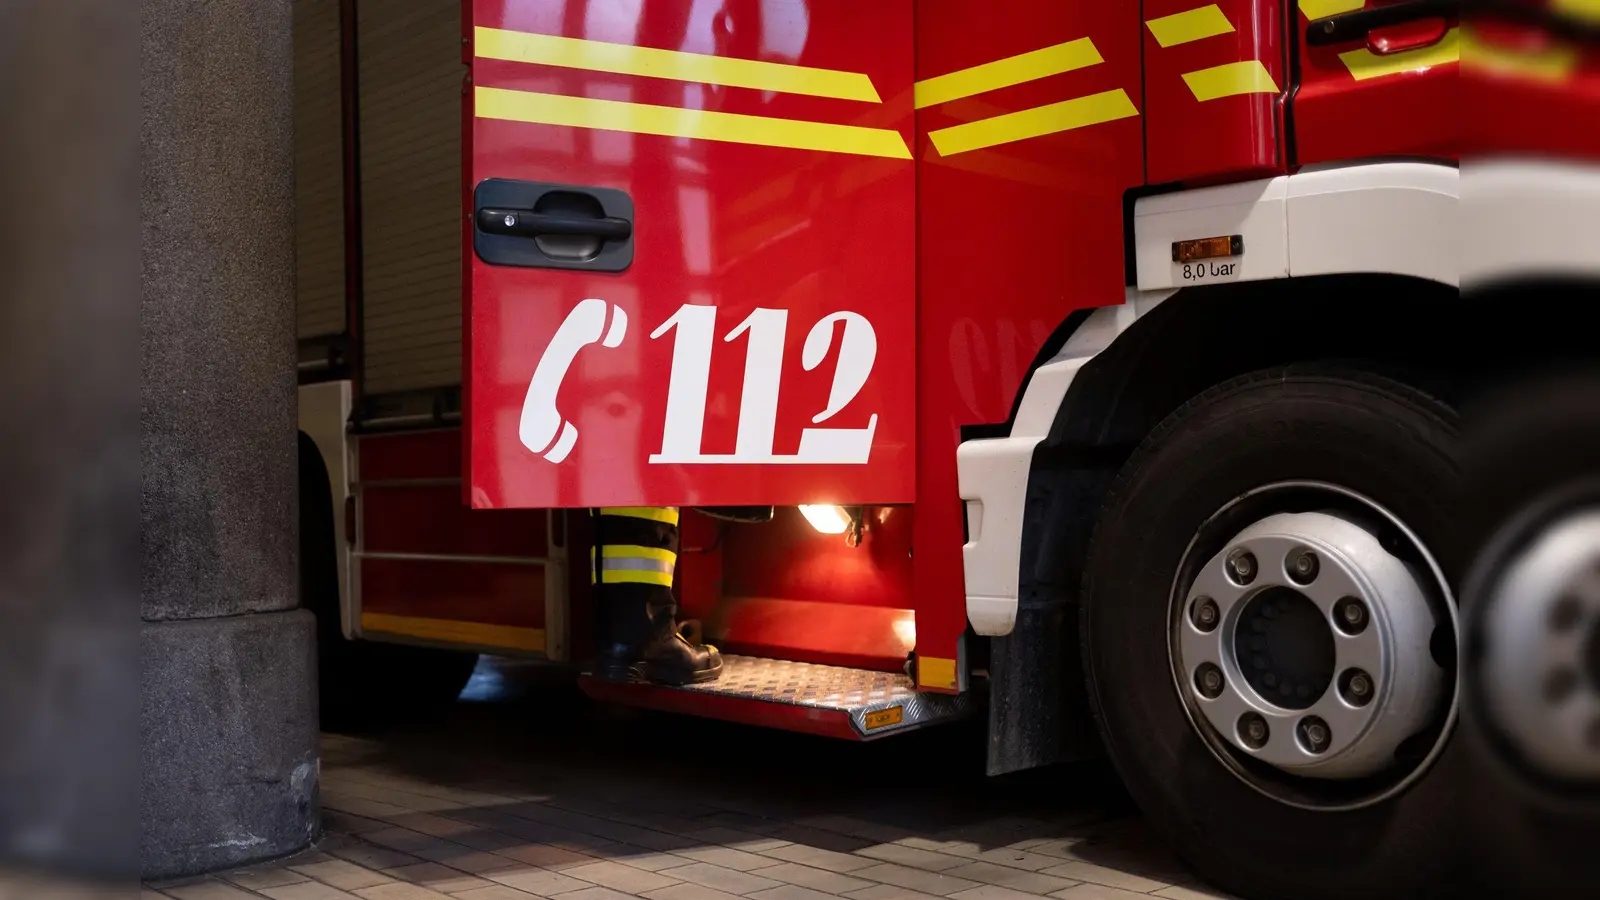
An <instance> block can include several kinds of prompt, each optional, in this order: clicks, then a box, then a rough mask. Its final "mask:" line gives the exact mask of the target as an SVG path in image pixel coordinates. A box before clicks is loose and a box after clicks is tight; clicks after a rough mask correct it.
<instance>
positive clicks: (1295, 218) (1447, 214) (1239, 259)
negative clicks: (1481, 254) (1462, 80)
mask: <svg viewBox="0 0 1600 900" xmlns="http://www.w3.org/2000/svg"><path fill="white" fill-rule="evenodd" d="M1459 183H1460V173H1459V171H1458V170H1457V169H1456V168H1455V167H1454V166H1447V165H1442V164H1433V163H1414V162H1403V163H1366V164H1360V165H1340V166H1321V167H1316V166H1311V167H1307V168H1305V169H1304V170H1302V171H1300V172H1298V173H1296V174H1294V175H1287V176H1278V177H1276V178H1269V179H1265V180H1262V181H1248V182H1242V183H1240V184H1228V185H1220V186H1217V187H1208V188H1197V189H1195V190H1189V191H1178V192H1176V193H1171V194H1159V195H1156V196H1154V197H1145V198H1143V199H1141V200H1139V201H1138V202H1137V203H1135V204H1134V241H1135V253H1136V262H1137V269H1138V280H1139V287H1140V289H1142V290H1152V289H1157V288H1177V287H1185V286H1195V285H1203V284H1222V283H1227V282H1235V281H1261V280H1265V279H1271V278H1289V277H1297V276H1301V277H1303V276H1309V275H1331V274H1338V273H1357V272H1366V273H1387V274H1395V275H1410V276H1414V277H1417V278H1426V279H1429V280H1431V281H1437V282H1440V283H1442V284H1450V285H1455V284H1458V283H1459V274H1458V273H1459V268H1460V263H1459V260H1458V256H1457V254H1458V252H1459V248H1460V243H1459V241H1458V239H1457V221H1458V217H1457V197H1458V194H1459V190H1458V189H1459ZM1235 234H1237V235H1240V236H1241V237H1242V238H1243V240H1244V252H1243V253H1241V254H1240V255H1238V256H1232V257H1227V258H1223V259H1216V260H1207V261H1203V262H1195V263H1175V262H1173V261H1172V244H1173V243H1174V242H1175V241H1183V240H1194V239H1197V238H1208V237H1226V236H1230V235H1235Z"/></svg>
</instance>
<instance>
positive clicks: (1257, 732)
mask: <svg viewBox="0 0 1600 900" xmlns="http://www.w3.org/2000/svg"><path fill="white" fill-rule="evenodd" d="M1271 735H1272V731H1271V730H1270V729H1269V728H1267V720H1266V719H1263V718H1262V717H1261V714H1260V713H1253V712H1248V713H1245V714H1244V715H1242V716H1240V717H1239V740H1241V741H1244V743H1245V746H1247V747H1249V748H1250V749H1252V750H1260V749H1261V748H1262V747H1265V746H1266V745H1267V738H1268V737H1270V736H1271Z"/></svg>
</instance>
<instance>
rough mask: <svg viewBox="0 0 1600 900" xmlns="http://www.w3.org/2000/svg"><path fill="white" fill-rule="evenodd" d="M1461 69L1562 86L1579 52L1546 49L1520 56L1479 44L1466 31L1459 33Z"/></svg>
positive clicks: (1508, 50) (1575, 64)
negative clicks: (1470, 68) (1468, 68)
mask: <svg viewBox="0 0 1600 900" xmlns="http://www.w3.org/2000/svg"><path fill="white" fill-rule="evenodd" d="M1461 50H1462V54H1461V55H1462V57H1463V59H1462V63H1461V64H1462V65H1463V66H1470V67H1472V68H1473V69H1474V70H1475V71H1479V72H1493V73H1495V74H1497V75H1509V76H1514V77H1522V78H1530V79H1535V80H1538V81H1548V82H1557V83H1559V82H1562V81H1565V80H1567V79H1568V78H1571V77H1572V73H1573V72H1574V71H1575V70H1576V69H1577V67H1578V51H1577V50H1576V49H1574V48H1572V47H1563V46H1554V47H1546V48H1543V49H1540V50H1537V51H1533V52H1520V51H1516V50H1512V49H1510V48H1508V47H1503V46H1499V45H1495V44H1490V43H1487V42H1485V41H1482V40H1479V39H1478V38H1477V37H1476V36H1475V35H1474V34H1473V32H1472V30H1471V29H1469V28H1463V29H1462V31H1461Z"/></svg>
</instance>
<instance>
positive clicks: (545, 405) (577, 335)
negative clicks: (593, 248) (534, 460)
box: [517, 297, 628, 463]
mask: <svg viewBox="0 0 1600 900" xmlns="http://www.w3.org/2000/svg"><path fill="white" fill-rule="evenodd" d="M608 313H611V315H610V320H611V322H610V327H609V328H608V327H607V326H606V319H607V314H608ZM627 333H628V314H627V313H625V312H623V310H622V307H620V306H616V307H613V306H612V305H611V304H609V303H607V302H606V301H604V300H599V299H596V298H594V297H590V298H589V299H587V300H584V301H582V302H581V303H579V304H578V305H577V306H574V307H573V308H572V311H571V312H569V313H567V318H566V319H565V320H564V321H562V323H561V327H560V328H558V329H556V333H555V336H554V337H552V338H551V339H550V344H549V346H547V347H545V350H544V355H543V356H541V357H540V358H539V365H538V366H536V367H535V368H534V370H533V378H532V379H530V380H529V381H528V395H527V397H526V398H524V399H523V401H522V420H521V422H520V423H518V426H517V437H519V438H520V439H521V440H522V446H524V447H527V448H528V449H529V450H531V451H533V452H534V453H539V454H542V455H543V456H544V458H545V459H547V460H549V461H550V462H553V463H558V462H561V461H562V460H564V459H566V458H567V454H569V453H571V452H572V447H573V445H574V444H576V443H577V442H578V429H577V426H575V425H573V424H572V423H571V422H569V421H567V420H566V419H563V418H562V417H561V413H560V412H558V411H557V410H556V393H557V392H558V391H559V390H560V389H561V382H562V381H564V380H565V379H566V377H567V370H568V369H570V368H571V367H572V361H573V360H574V359H575V358H576V357H577V355H578V351H579V350H581V349H583V348H584V347H587V346H589V345H590V344H593V343H596V342H598V343H600V344H601V345H602V346H605V347H616V346H617V345H619V344H621V343H622V339H623V338H624V337H626V336H627ZM602 335H604V339H602V338H601V336H602ZM552 443H553V446H552Z"/></svg>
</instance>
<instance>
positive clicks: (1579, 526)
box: [1481, 511, 1600, 779]
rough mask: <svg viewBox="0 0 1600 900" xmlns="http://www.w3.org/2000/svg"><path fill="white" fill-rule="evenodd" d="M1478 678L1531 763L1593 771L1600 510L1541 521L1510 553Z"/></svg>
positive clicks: (1490, 610)
mask: <svg viewBox="0 0 1600 900" xmlns="http://www.w3.org/2000/svg"><path fill="white" fill-rule="evenodd" d="M1482 631H1483V634H1484V635H1485V640H1484V643H1483V651H1484V653H1483V660H1482V671H1483V675H1482V677H1481V684H1482V690H1483V696H1484V701H1485V705H1486V707H1487V709H1488V711H1489V712H1490V714H1491V715H1493V716H1494V718H1495V720H1496V721H1497V722H1498V723H1499V724H1500V726H1501V730H1502V731H1503V732H1504V733H1505V734H1506V736H1507V737H1508V738H1509V739H1510V740H1511V741H1512V743H1514V744H1515V745H1516V746H1517V748H1518V749H1519V750H1520V751H1521V752H1522V754H1523V756H1524V757H1526V759H1527V760H1528V762H1530V763H1531V764H1533V765H1534V766H1535V767H1537V768H1539V769H1541V770H1543V771H1545V772H1547V773H1549V774H1551V775H1554V776H1556V777H1560V778H1577V779H1600V659H1597V658H1600V511H1587V512H1584V513H1580V514H1577V515H1573V516H1569V517H1568V518H1566V519H1565V520H1562V521H1560V522H1557V523H1556V524H1555V525H1553V526H1551V527H1549V528H1547V529H1546V530H1545V531H1544V532H1543V533H1542V534H1540V535H1539V536H1538V537H1537V538H1536V539H1535V540H1534V541H1532V542H1531V543H1530V544H1529V545H1528V546H1527V548H1526V549H1525V550H1523V551H1522V552H1521V553H1520V554H1518V555H1517V556H1516V557H1515V558H1513V559H1512V560H1511V561H1510V564H1509V565H1508V566H1507V568H1506V575H1505V577H1504V578H1503V579H1502V580H1501V581H1500V584H1499V586H1498V588H1497V589H1496V590H1495V591H1494V593H1493V595H1492V596H1491V597H1490V598H1489V602H1488V606H1487V609H1486V612H1485V619H1484V628H1483V629H1482Z"/></svg>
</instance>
